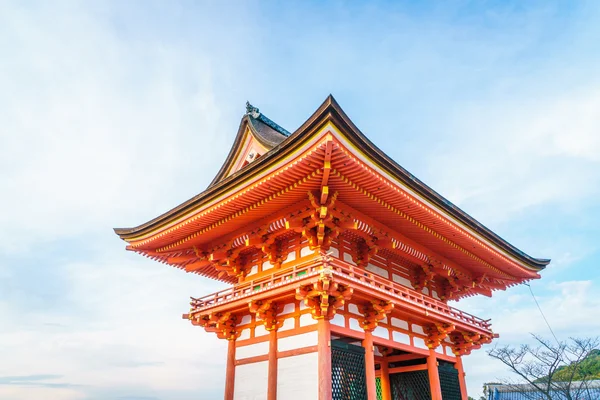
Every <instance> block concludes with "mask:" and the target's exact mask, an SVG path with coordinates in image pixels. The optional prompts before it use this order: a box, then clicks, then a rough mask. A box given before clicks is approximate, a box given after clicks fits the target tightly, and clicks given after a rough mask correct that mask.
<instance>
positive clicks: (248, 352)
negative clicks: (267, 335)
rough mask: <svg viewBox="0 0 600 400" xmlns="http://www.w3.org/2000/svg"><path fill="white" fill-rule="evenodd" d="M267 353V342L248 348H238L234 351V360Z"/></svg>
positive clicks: (250, 345) (251, 345)
mask: <svg viewBox="0 0 600 400" xmlns="http://www.w3.org/2000/svg"><path fill="white" fill-rule="evenodd" d="M268 352H269V342H268V341H266V342H260V343H254V344H249V345H248V346H240V347H237V348H236V349H235V359H236V360H241V359H242V358H249V357H256V356H262V355H265V354H267V353H268Z"/></svg>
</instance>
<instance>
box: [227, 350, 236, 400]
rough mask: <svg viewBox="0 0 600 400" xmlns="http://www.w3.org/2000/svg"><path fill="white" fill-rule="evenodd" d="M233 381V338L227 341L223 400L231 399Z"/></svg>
mask: <svg viewBox="0 0 600 400" xmlns="http://www.w3.org/2000/svg"><path fill="white" fill-rule="evenodd" d="M234 382H235V340H228V341H227V371H226V372H225V400H233V385H234Z"/></svg>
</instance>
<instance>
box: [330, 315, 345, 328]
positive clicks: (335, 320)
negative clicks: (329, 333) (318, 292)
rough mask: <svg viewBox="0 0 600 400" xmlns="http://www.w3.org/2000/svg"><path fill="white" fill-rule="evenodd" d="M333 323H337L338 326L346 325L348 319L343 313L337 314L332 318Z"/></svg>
mask: <svg viewBox="0 0 600 400" xmlns="http://www.w3.org/2000/svg"><path fill="white" fill-rule="evenodd" d="M331 324H332V325H337V326H345V325H346V319H345V318H344V316H343V315H341V314H335V315H334V316H333V318H332V319H331Z"/></svg>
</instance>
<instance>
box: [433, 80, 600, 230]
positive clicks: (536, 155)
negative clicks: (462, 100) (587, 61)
mask: <svg viewBox="0 0 600 400" xmlns="http://www.w3.org/2000/svg"><path fill="white" fill-rule="evenodd" d="M537 83H539V84H541V82H537ZM537 83H536V84H537ZM501 85H502V83H498V86H501ZM564 86H565V85H564V84H561V83H560V82H557V83H555V86H554V87H552V89H546V90H544V92H543V93H542V94H540V93H537V94H532V93H530V91H534V90H536V89H533V88H527V89H524V88H514V90H515V91H516V93H510V94H505V95H503V96H500V98H499V99H488V100H486V99H485V98H484V99H481V100H480V103H478V104H472V105H468V104H467V105H465V104H463V105H461V106H460V107H457V111H456V115H455V117H454V119H453V123H452V125H451V127H452V131H453V132H451V133H450V135H449V137H447V138H446V139H444V140H443V141H442V142H441V143H440V144H439V145H438V146H437V147H436V148H435V149H434V154H432V155H431V157H430V158H429V159H428V164H429V169H430V171H435V173H433V172H430V173H431V174H432V175H433V176H434V182H433V183H432V185H433V186H434V187H436V188H437V189H438V190H439V191H440V192H441V193H444V194H446V195H447V196H448V197H449V198H450V199H451V200H453V201H454V202H455V203H456V204H458V205H460V206H462V207H465V208H467V209H468V210H469V211H470V212H472V213H473V215H475V216H476V217H478V218H481V220H483V221H484V222H487V223H499V222H505V221H507V220H510V219H511V218H514V217H516V216H518V215H519V214H520V213H522V212H523V211H525V210H529V209H531V208H532V207H536V206H537V207H539V206H542V205H553V206H560V207H563V208H574V207H577V206H579V205H581V204H582V203H584V204H585V202H590V201H591V200H592V199H594V198H595V197H596V196H597V195H599V194H600V192H599V190H598V187H600V186H599V185H600V174H598V171H600V135H598V132H599V131H600V116H599V115H598V113H597V112H595V110H597V109H598V108H600V90H598V85H597V84H590V83H589V82H587V83H586V85H585V86H583V85H582V87H581V88H575V89H573V88H570V87H564Z"/></svg>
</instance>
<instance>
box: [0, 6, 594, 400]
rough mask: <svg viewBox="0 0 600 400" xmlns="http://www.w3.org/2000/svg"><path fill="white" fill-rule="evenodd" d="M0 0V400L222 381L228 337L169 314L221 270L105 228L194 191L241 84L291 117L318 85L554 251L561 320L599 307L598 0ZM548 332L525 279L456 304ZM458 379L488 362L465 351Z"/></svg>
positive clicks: (211, 168) (155, 395)
mask: <svg viewBox="0 0 600 400" xmlns="http://www.w3.org/2000/svg"><path fill="white" fill-rule="evenodd" d="M440 3H441V2H431V3H423V2H414V3H413V2H391V3H388V2H371V3H369V4H368V5H365V4H361V3H358V2H329V3H327V4H326V5H323V4H321V3H320V2H262V3H260V2H250V1H248V2H237V3H234V2H228V3H227V4H228V6H225V7H223V6H221V5H218V4H217V2H212V3H206V4H205V3H201V2H134V1H131V2H103V3H99V2H96V3H93V2H53V3H52V4H51V3H48V2H2V3H1V4H0V48H2V50H3V51H2V54H3V57H1V58H0V88H1V90H0V121H2V123H1V124H0V193H2V196H1V198H0V205H1V206H2V210H3V212H2V213H0V226H1V227H2V229H0V357H1V359H2V362H0V398H3V399H31V398H44V399H60V400H64V399H119V400H126V399H128V400H133V399H138V400H141V399H144V400H150V399H192V398H193V399H197V398H199V397H198V396H199V393H200V394H201V395H200V396H201V397H200V398H202V399H218V398H221V396H222V389H223V384H224V362H223V361H224V355H225V345H224V343H223V342H222V341H219V340H217V339H216V338H215V337H214V336H213V335H209V334H206V333H204V332H203V331H201V330H199V329H197V328H196V329H194V328H193V327H191V326H190V325H189V324H187V323H185V321H181V320H180V315H181V313H183V312H185V311H186V309H187V307H188V304H187V299H188V296H190V295H194V296H197V295H202V294H206V293H211V292H214V291H216V290H218V289H220V288H221V287H222V286H221V285H220V284H218V283H216V282H212V281H207V280H203V279H201V278H199V277H196V276H191V275H187V274H184V273H182V272H181V271H178V270H175V269H171V268H169V267H166V266H164V265H161V264H157V263H153V262H150V261H148V260H147V259H144V258H142V257H137V256H135V255H133V254H129V253H127V252H125V251H124V245H123V243H122V242H120V241H119V240H118V238H116V236H115V235H114V234H113V233H112V230H111V228H112V227H115V226H119V227H121V226H133V225H137V224H139V223H142V222H144V221H146V220H148V219H150V218H152V217H154V216H156V215H158V214H160V213H162V212H164V211H166V210H167V209H170V208H171V207H173V206H175V205H177V204H179V203H181V202H182V201H184V200H186V199H188V198H189V197H191V196H193V195H195V194H197V193H199V192H201V191H202V190H203V189H204V188H205V187H206V185H207V184H208V183H209V182H210V181H211V179H212V178H213V176H214V174H215V173H216V172H217V170H218V169H219V167H220V165H221V163H222V162H223V160H224V159H225V156H226V154H227V152H228V151H229V147H230V145H231V143H232V141H233V138H234V135H235V133H236V131H237V127H238V124H239V120H240V118H241V116H242V114H243V112H244V110H245V108H244V104H245V102H246V100H250V101H251V102H252V103H253V104H254V105H256V106H258V107H260V109H261V111H263V112H264V113H265V114H266V115H268V116H269V117H270V118H272V119H273V120H275V121H276V122H278V123H279V124H280V125H282V126H284V127H285V128H287V129H288V130H294V129H295V128H296V127H298V126H299V125H300V124H301V123H302V122H303V121H304V120H305V119H306V118H307V117H308V116H309V115H310V114H311V113H312V112H313V111H314V110H315V109H316V108H317V107H318V105H319V104H320V103H321V102H322V101H323V100H324V99H325V97H326V96H327V95H328V94H329V93H332V94H333V95H334V96H335V97H336V99H337V100H338V102H339V103H340V104H341V106H342V107H343V108H344V110H345V111H346V112H347V113H348V115H349V116H350V117H351V118H352V119H353V121H354V122H355V123H356V124H357V125H358V126H359V128H360V129H361V130H362V131H363V132H364V133H365V134H366V135H367V136H368V137H369V138H371V140H372V141H373V142H374V143H375V144H377V145H378V146H379V147H380V148H381V149H383V150H384V151H385V152H387V153H388V154H389V155H390V156H391V157H392V158H394V159H395V160H396V161H398V162H399V163H400V164H401V165H403V166H404V167H405V168H407V169H408V170H409V171H411V172H412V173H414V174H415V175H417V176H418V177H419V178H420V179H422V180H423V181H425V182H426V183H427V184H429V185H430V186H432V187H433V188H434V189H436V190H437V191H439V192H440V193H441V194H443V195H444V196H446V197H447V198H448V199H449V200H451V201H453V202H454V203H456V204H457V205H459V206H460V207H461V208H463V209H464V210H466V211H467V212H469V213H470V214H471V215H473V216H474V217H475V218H477V219H479V220H480V221H481V222H483V223H484V224H486V225H487V226H489V227H490V228H492V229H493V230H494V231H496V232H497V233H499V234H500V235H501V236H503V237H504V238H506V239H507V240H509V241H510V242H511V243H513V244H515V245H516V246H517V247H519V248H521V249H523V250H524V251H526V252H527V253H529V254H531V255H533V256H538V257H549V258H552V259H553V262H552V264H551V265H550V266H549V267H548V269H547V270H546V271H544V272H543V274H542V275H543V278H542V280H540V281H536V282H534V283H533V284H532V288H533V290H534V292H535V293H536V295H537V296H538V299H539V302H540V304H541V306H542V308H543V309H544V311H545V313H546V315H547V316H548V320H549V321H550V324H551V325H552V327H553V329H554V330H555V332H556V333H557V335H558V336H559V337H560V338H567V337H569V336H577V335H594V334H597V333H598V331H599V328H600V318H596V317H594V316H597V315H598V314H599V312H600V300H599V299H598V297H597V292H598V289H599V285H600V282H599V278H600V272H599V269H598V266H597V259H598V256H599V255H600V254H599V253H600V248H599V247H600V241H599V240H598V238H600V228H599V227H598V223H597V221H598V220H599V219H600V202H599V201H598V197H599V195H600V113H599V112H598V110H599V109H600V74H599V73H598V71H600V52H598V43H600V27H598V24H597V21H598V19H599V17H600V6H599V5H598V3H597V2H548V1H545V2H541V1H540V2H535V1H534V2H526V3H525V2H517V1H515V2H494V1H482V2H476V3H471V2H466V1H456V2H444V3H443V4H440ZM459 307H461V308H463V309H465V310H466V311H469V312H473V313H476V314H477V315H479V316H482V317H485V318H492V320H493V323H494V327H495V330H496V331H498V332H499V333H500V335H501V338H500V339H499V340H498V341H497V343H499V344H510V343H523V342H527V341H529V340H530V336H529V333H530V332H533V333H537V334H541V335H545V336H548V335H549V332H548V329H547V327H546V326H545V324H544V322H543V320H542V318H541V316H540V314H539V312H538V311H537V309H536V307H535V304H534V303H533V300H532V298H531V295H530V294H529V291H528V289H527V288H526V287H520V288H514V289H511V290H509V291H507V292H502V293H498V294H497V295H495V296H494V297H493V298H492V299H487V298H482V297H477V298H472V299H468V300H466V301H464V302H461V303H460V304H459ZM465 364H466V369H467V374H468V375H467V380H468V385H469V392H470V394H471V395H472V396H476V395H478V394H479V392H480V389H481V384H482V383H483V382H484V381H490V380H497V379H499V378H502V377H506V376H507V371H506V370H505V369H504V368H503V367H502V366H501V365H498V364H497V363H494V362H493V361H492V360H490V359H488V358H487V356H486V355H485V351H484V350H480V351H478V352H475V353H474V354H473V355H472V356H470V357H468V358H467V360H466V362H465Z"/></svg>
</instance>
